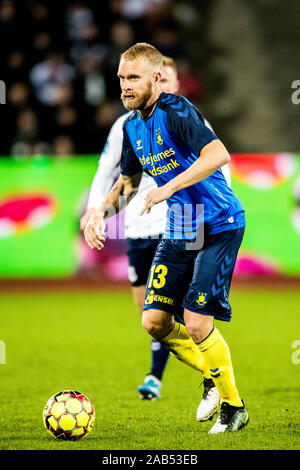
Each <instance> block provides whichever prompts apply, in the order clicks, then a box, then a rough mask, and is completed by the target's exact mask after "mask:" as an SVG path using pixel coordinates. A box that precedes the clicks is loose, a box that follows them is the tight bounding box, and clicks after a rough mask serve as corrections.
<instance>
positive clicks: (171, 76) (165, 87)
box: [159, 65, 179, 93]
mask: <svg viewBox="0 0 300 470" xmlns="http://www.w3.org/2000/svg"><path fill="white" fill-rule="evenodd" d="M159 84H160V88H161V90H162V91H164V92H165V93H177V91H178V90H179V81H178V79H177V76H176V74H175V72H174V70H173V69H172V67H170V66H169V65H164V66H163V68H162V70H161V79H160V82H159Z"/></svg>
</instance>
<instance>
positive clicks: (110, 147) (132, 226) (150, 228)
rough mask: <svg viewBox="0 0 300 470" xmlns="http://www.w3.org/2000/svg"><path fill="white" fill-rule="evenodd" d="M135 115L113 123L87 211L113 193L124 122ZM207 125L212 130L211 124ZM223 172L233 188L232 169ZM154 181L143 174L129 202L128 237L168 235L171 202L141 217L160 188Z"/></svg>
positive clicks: (227, 167) (225, 169)
mask: <svg viewBox="0 0 300 470" xmlns="http://www.w3.org/2000/svg"><path fill="white" fill-rule="evenodd" d="M130 114H131V112H129V113H126V114H124V115H122V116H120V117H119V118H118V119H117V120H116V122H115V123H114V124H113V126H112V128H111V130H110V132H109V135H108V137H107V141H106V144H105V146H104V149H103V151H102V154H101V157H100V159H99V163H98V169H97V172H96V174H95V176H94V179H93V182H92V185H91V190H90V194H89V199H88V204H87V208H88V209H90V208H96V207H98V206H99V205H100V204H101V203H102V202H103V201H104V200H105V198H106V196H107V194H108V193H109V191H110V190H111V188H112V186H113V183H114V181H115V179H116V177H118V176H119V174H120V162H121V154H122V146H123V123H124V121H125V120H126V119H127V118H128V116H129V115H130ZM205 123H206V125H207V126H208V127H210V128H211V126H210V124H209V123H208V121H205ZM222 171H223V173H224V176H225V178H226V181H227V184H228V185H229V186H230V171H229V166H228V165H224V166H223V167H222ZM156 187H157V186H156V183H155V182H154V180H153V178H152V177H151V176H149V175H147V173H145V172H143V175H142V179H141V182H140V186H139V189H138V192H137V194H136V195H135V197H134V198H133V199H132V200H131V201H130V202H129V204H128V206H127V207H126V213H125V221H124V224H125V236H126V238H147V237H149V236H152V237H154V236H155V235H159V234H161V233H163V232H164V230H165V225H166V215H167V203H166V202H165V201H163V202H160V203H159V204H156V205H154V206H153V207H152V209H151V211H150V212H149V214H146V213H144V214H143V215H139V213H140V211H141V210H142V208H143V206H144V202H145V197H146V195H147V193H148V192H149V191H150V190H151V189H154V188H156Z"/></svg>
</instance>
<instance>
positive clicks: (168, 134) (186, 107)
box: [121, 93, 245, 240]
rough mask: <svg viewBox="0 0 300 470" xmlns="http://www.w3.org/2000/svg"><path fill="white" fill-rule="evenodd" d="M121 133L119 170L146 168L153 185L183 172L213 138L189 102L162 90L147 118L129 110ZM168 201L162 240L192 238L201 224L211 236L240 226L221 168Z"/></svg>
mask: <svg viewBox="0 0 300 470" xmlns="http://www.w3.org/2000/svg"><path fill="white" fill-rule="evenodd" d="M123 134H124V139H123V149H122V158H121V174H123V175H126V176H133V175H134V174H136V173H140V172H141V171H146V172H147V173H148V174H149V175H151V176H152V177H153V178H154V180H155V182H156V184H157V186H163V185H164V184H166V183H167V182H168V181H170V180H171V179H173V178H174V177H175V176H177V175H179V174H180V173H182V172H183V171H185V170H187V169H188V168H189V167H190V166H191V165H192V164H193V163H194V162H195V161H196V160H197V158H198V157H199V154H200V152H201V150H202V148H203V147H205V146H206V145H207V144H209V143H210V142H212V141H213V140H215V139H218V137H217V136H216V135H215V134H214V132H212V131H211V130H210V129H209V128H208V127H207V126H206V125H205V121H204V117H203V116H202V114H201V113H200V112H199V111H198V110H197V109H196V108H195V106H194V105H193V104H192V103H190V102H189V101H188V100H187V99H186V98H184V97H182V96H179V95H173V94H170V93H161V95H160V96H159V99H158V101H157V105H156V108H155V110H154V112H153V113H152V115H151V116H150V117H149V118H148V119H145V120H143V119H142V117H141V115H140V113H139V112H138V111H135V112H134V113H132V114H131V115H130V116H129V117H128V119H127V120H126V121H125V122H124V125H123ZM167 203H168V206H169V210H168V217H167V223H166V231H165V237H166V238H171V239H172V238H179V239H186V240H191V239H194V238H195V236H196V233H197V230H198V229H199V225H200V224H204V227H205V229H206V230H207V231H208V233H210V234H214V233H219V232H222V231H226V230H232V229H236V228H241V227H243V226H244V225H245V211H244V208H243V206H242V204H241V202H240V201H239V199H238V198H237V197H236V195H235V194H234V192H233V191H232V189H231V188H230V187H229V186H228V185H227V183H226V180H225V177H224V175H223V173H222V171H221V170H217V171H216V172H214V173H213V174H212V175H210V176H208V177H207V178H205V179H204V180H202V181H200V182H199V183H196V184H194V185H192V186H189V187H188V188H185V189H181V190H180V191H177V192H176V193H174V194H173V195H172V196H171V197H170V198H169V199H168V200H167Z"/></svg>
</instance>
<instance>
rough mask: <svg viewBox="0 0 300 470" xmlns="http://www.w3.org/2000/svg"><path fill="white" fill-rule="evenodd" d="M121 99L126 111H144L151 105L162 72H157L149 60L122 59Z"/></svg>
mask: <svg viewBox="0 0 300 470" xmlns="http://www.w3.org/2000/svg"><path fill="white" fill-rule="evenodd" d="M118 77H119V79H120V85H121V91H122V92H121V99H122V103H123V105H124V106H125V108H126V109H128V110H129V111H131V110H133V109H144V108H146V107H147V106H149V104H150V103H151V100H152V99H153V97H154V96H155V91H156V87H157V85H158V83H159V79H160V72H155V71H154V70H153V67H152V66H151V64H150V63H149V61H148V60H147V59H144V58H142V57H140V58H138V59H135V60H127V61H126V60H124V59H121V61H120V64H119V70H118Z"/></svg>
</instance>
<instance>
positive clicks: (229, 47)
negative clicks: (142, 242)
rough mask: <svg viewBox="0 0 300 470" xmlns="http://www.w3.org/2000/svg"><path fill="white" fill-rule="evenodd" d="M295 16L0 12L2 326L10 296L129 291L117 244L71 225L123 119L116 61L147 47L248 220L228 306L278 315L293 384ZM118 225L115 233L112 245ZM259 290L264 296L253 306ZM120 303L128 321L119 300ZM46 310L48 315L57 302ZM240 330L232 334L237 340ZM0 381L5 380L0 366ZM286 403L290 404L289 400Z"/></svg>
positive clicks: (297, 274) (298, 194)
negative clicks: (96, 244)
mask: <svg viewBox="0 0 300 470" xmlns="http://www.w3.org/2000/svg"><path fill="white" fill-rule="evenodd" d="M299 15H300V4H299V2H297V1H296V0H291V1H290V2H289V7H288V8H287V7H286V6H285V4H284V2H283V0H269V1H267V0H253V1H251V2H244V1H243V0H226V2H224V1H221V0H211V1H205V0H203V1H199V2H196V1H192V0H191V1H175V0H174V1H172V0H144V1H138V0H110V1H109V0H108V1H105V2H103V1H101V2H99V1H84V2H83V1H82V2H81V1H60V2H58V3H55V4H54V2H46V1H30V0H28V1H26V0H23V1H13V0H3V1H1V2H0V41H1V47H2V53H1V74H0V79H1V80H3V81H4V82H5V85H6V104H5V105H2V106H1V109H0V111H1V121H0V128H1V141H0V155H1V158H0V176H1V177H0V260H1V262H0V289H1V291H2V293H1V298H2V306H3V308H5V310H3V312H2V314H1V315H5V313H4V312H11V314H12V318H14V310H13V309H12V310H11V307H10V299H11V292H12V291H13V292H23V291H24V288H25V289H26V290H31V291H32V289H33V291H35V290H36V289H37V286H40V287H50V288H51V286H55V289H57V288H58V287H59V288H62V289H67V288H69V287H71V288H72V287H74V286H75V287H76V289H77V288H78V287H79V286H83V287H84V288H87V287H91V288H93V289H94V290H95V292H97V289H99V291H98V292H99V297H95V302H98V303H99V302H100V305H101V303H102V302H108V298H109V297H108V296H109V295H110V294H109V292H111V290H112V289H113V290H114V291H115V292H117V291H118V289H119V288H121V287H122V289H124V290H125V293H127V292H129V284H128V281H127V257H126V243H125V241H124V240H119V239H118V240H113V239H108V242H107V246H106V248H105V250H103V251H102V252H100V253H94V252H92V251H91V250H89V249H88V247H87V246H86V244H85V243H84V242H83V238H82V235H81V234H80V231H79V219H80V216H81V215H82V214H83V212H84V208H85V204H86V201H87V196H88V190H89V186H90V183H91V181H92V178H93V175H94V173H95V171H96V168H97V162H98V158H99V154H100V153H101V149H102V148H103V146H104V143H105V140H106V137H107V134H108V132H109V129H110V127H111V125H112V124H113V122H114V121H115V119H116V118H117V117H118V116H120V115H121V114H123V113H124V112H125V110H124V108H122V105H121V102H120V99H119V95H120V91H119V83H118V80H117V78H116V69H117V64H118V59H119V55H120V53H121V52H122V51H124V49H126V48H127V47H129V46H130V45H132V44H133V43H135V42H137V41H148V42H150V43H152V44H154V45H155V46H156V47H157V48H158V49H159V50H160V51H161V52H162V53H164V54H165V55H168V56H171V57H173V58H174V59H175V61H176V64H177V66H178V71H179V78H180V84H181V88H180V91H179V93H180V94H182V95H184V96H186V97H187V98H188V99H189V100H190V101H192V102H193V103H194V104H195V105H196V106H197V107H198V108H199V109H200V110H201V111H202V112H203V114H204V115H205V117H206V118H207V119H208V120H209V121H210V122H211V123H212V125H213V127H214V129H215V132H216V134H217V135H218V136H219V137H220V138H221V140H222V141H224V143H225V145H226V147H227V148H228V149H229V151H230V153H231V155H232V159H231V172H232V186H233V189H234V190H235V192H236V193H237V195H238V196H239V197H240V199H241V201H242V202H243V204H244V206H245V208H246V213H247V231H246V235H245V239H244V242H243V245H242V248H241V251H240V255H239V258H238V262H237V266H236V269H235V274H234V283H233V287H234V289H233V294H232V295H233V296H235V295H236V296H237V297H233V300H234V301H236V300H235V299H236V298H237V299H238V301H237V304H238V305H239V302H240V301H241V304H242V305H243V306H244V307H245V308H246V305H247V301H245V303H244V304H243V302H244V300H239V295H242V294H240V293H239V292H238V291H235V289H238V288H239V286H241V285H242V286H243V289H244V291H243V292H244V294H245V299H247V298H248V296H249V295H251V296H252V297H253V298H254V299H255V298H257V299H260V305H267V306H268V307H269V308H270V310H275V309H276V310H278V312H281V313H282V314H286V309H287V308H289V313H288V314H289V317H288V318H289V322H290V323H289V328H287V331H286V337H285V339H284V335H283V337H282V343H280V344H281V346H280V347H282V349H284V350H285V356H284V360H285V361H288V362H289V366H288V367H290V375H291V376H292V375H294V374H295V373H296V372H299V371H298V369H297V367H300V366H295V365H291V364H290V362H291V361H290V359H289V354H291V353H292V350H291V344H292V342H293V340H296V339H297V334H298V336H299V333H297V331H298V332H299V320H298V317H297V316H296V314H297V312H298V314H299V301H298V300H299V278H300V256H299V253H300V153H299V152H300V137H299V110H300V104H299V105H297V104H293V102H292V93H293V91H294V90H293V88H292V83H293V82H294V81H295V80H297V79H299V78H300V77H299V75H297V74H299V69H298V63H297V60H296V57H297V51H298V50H299V46H300V30H299V28H298V27H297V19H298V18H299ZM122 220H123V215H121V216H120V217H119V219H118V221H117V224H116V225H114V227H115V226H117V229H118V230H120V231H121V232H122ZM110 223H111V224H113V222H110ZM112 231H114V228H113V229H112ZM257 288H259V290H263V291H264V290H266V297H265V300H263V297H261V295H263V294H258V293H257V290H255V289H257ZM270 288H273V289H274V291H273V294H272V293H271V294H270V292H269V293H268V292H267V290H268V289H270ZM286 288H289V291H288V292H289V293H288V294H287V293H286V291H285V289H286ZM290 288H291V289H290ZM106 290H107V292H108V294H107V293H106ZM41 292H42V293H43V291H41ZM249 293H250V294H249ZM275 293H276V295H275ZM51 295H52V294H51ZM53 295H55V294H53ZM92 295H94V294H92ZM95 295H96V294H95ZM101 296H102V297H101ZM287 296H288V297H289V301H290V302H291V305H290V307H286V305H287V299H286V297H287ZM17 298H18V299H19V302H20V308H21V310H23V309H24V308H25V307H24V305H27V309H28V311H30V312H31V313H30V315H33V317H30V315H29V320H28V321H29V323H30V318H32V321H33V322H34V321H36V319H37V318H39V316H38V315H39V314H38V312H37V311H36V307H35V304H36V302H38V303H39V305H41V302H43V300H42V298H43V294H41V293H39V294H37V295H36V296H35V295H32V297H26V300H24V299H21V298H20V297H18V296H17V297H16V299H17ZM88 298H89V299H90V297H88ZM103 299H104V300H103ZM126 299H127V302H128V309H131V310H134V305H133V304H132V305H131V304H130V300H128V299H130V294H129V297H128V298H127V297H126ZM241 299H244V297H241ZM82 302H83V303H82V305H85V301H82ZM264 302H265V304H264ZM272 302H273V304H272ZM271 304H272V307H271ZM58 305H60V307H57V306H55V307H53V309H54V310H56V314H57V315H59V313H58V312H57V308H61V299H60V300H58ZM105 305H106V304H105ZM65 307H66V308H69V309H70V311H72V309H73V307H72V306H71V304H70V305H69V307H68V306H66V305H65ZM256 307H257V306H255V304H254V307H253V308H254V310H255V309H256ZM91 308H92V307H91ZM114 308H116V306H114ZM32 312H33V313H32ZM250 314H251V315H252V314H253V310H251V312H250ZM45 315H46V318H47V315H49V316H50V317H51V315H53V312H51V311H49V312H48V313H47V314H46V313H45ZM62 315H63V314H62ZM65 315H66V317H67V316H68V313H65ZM77 315H78V316H80V312H78V314H77ZM128 315H129V316H130V317H132V319H131V320H130V321H131V322H135V323H136V324H137V325H138V321H137V319H136V317H135V316H134V314H132V313H131V312H129V313H128ZM59 318H60V315H59ZM246 318H247V317H246V315H245V316H244V319H243V320H241V321H240V323H239V326H243V325H244V326H246V327H247V319H246ZM272 318H273V317H272ZM60 319H61V318H60ZM6 321H7V322H8V323H7V330H6V329H5V324H6V323H5V321H4V323H3V325H4V326H3V328H4V330H3V332H2V333H1V335H2V337H3V338H2V337H1V336H0V339H3V341H5V343H6V345H7V348H8V351H9V350H10V349H11V346H10V342H9V341H10V340H9V338H10V337H11V338H14V339H11V341H12V343H13V341H14V340H15V341H17V337H18V335H17V337H16V338H15V336H14V334H13V333H12V330H10V328H13V325H12V324H10V323H9V314H7V315H6ZM11 321H12V322H13V321H14V320H11ZM22 321H24V319H22ZM279 323H280V322H279V321H278V323H277V324H276V325H277V326H276V327H277V330H276V331H277V332H278V331H279V330H280V324H279ZM130 324H131V323H130ZM106 326H107V327H108V325H106ZM248 326H249V325H248ZM267 326H269V323H266V328H267ZM125 327H126V326H125ZM24 328H26V323H25V324H24ZM136 328H137V333H136V334H137V335H138V334H141V335H142V333H139V329H138V326H137V327H136ZM233 331H235V332H233V333H232V334H233V342H234V338H235V336H234V335H235V334H236V335H237V334H238V333H237V331H236V330H233ZM292 331H293V332H292ZM37 332H39V329H37ZM38 334H40V333H36V335H38ZM258 337H259V336H258ZM258 337H257V341H258ZM33 338H35V336H34V335H33ZM142 338H143V341H144V342H145V344H146V339H145V337H144V336H142ZM19 340H20V341H21V343H19V344H22V340H21V339H20V338H19ZM34 340H35V339H34ZM34 340H33V341H34ZM66 342H67V344H68V341H67V340H66ZM70 343H71V341H70ZM251 344H252V343H251ZM252 346H253V344H252ZM254 346H255V347H256V346H257V344H256V343H254ZM16 347H17V346H16ZM56 347H57V348H58V350H59V346H58V345H56ZM233 347H234V345H233ZM80 350H81V349H80ZM81 352H82V351H81ZM10 354H11V355H10V361H12V362H13V360H14V359H13V358H14V355H13V354H14V353H12V352H11V353H10ZM16 354H17V355H16V357H17V358H18V360H19V356H18V353H16ZM28 354H29V352H28ZM145 356H146V354H145ZM8 357H9V356H8ZM246 357H248V356H247V355H246ZM271 361H272V360H271V358H270V363H269V365H270V368H269V369H268V373H270V371H271V369H272V366H271ZM246 362H247V361H246ZM143 367H145V365H144V364H143ZM288 367H287V368H288ZM292 367H293V368H292ZM295 367H296V370H295ZM250 368H251V366H250ZM1 372H3V374H4V376H5V374H7V376H8V377H10V374H11V373H13V372H10V370H9V360H8V361H7V365H6V366H5V368H2V370H1ZM248 372H249V370H248ZM181 373H182V374H183V372H181ZM67 376H68V374H67ZM68 377H69V376H68ZM70 377H73V376H71V375H70ZM70 377H69V378H70ZM107 380H109V379H107ZM137 380H138V379H137ZM283 380H285V381H286V377H285V376H284V378H283ZM246 382H247V381H246V379H245V383H246ZM33 383H34V379H33ZM46 383H47V381H46ZM79 383H80V380H79ZM48 385H50V384H48ZM51 385H52V384H51ZM59 385H61V386H62V387H63V382H62V381H61V382H58V383H57V386H59ZM84 385H86V383H85V382H84ZM134 387H135V385H134ZM49 388H50V387H49ZM54 388H55V387H54ZM47 390H48V388H47V389H44V390H43V391H42V392H43V393H44V394H45V397H46V398H48V397H47ZM289 390H294V391H295V393H298V392H299V387H298V388H295V387H294V388H293V386H292V384H291V387H290V389H289ZM297 390H298V392H297ZM54 391H57V390H54ZM94 393H95V392H94ZM291 393H292V392H291ZM49 394H51V392H50V391H49ZM95 399H96V400H97V396H96V398H95ZM279 401H280V400H279ZM298 416H299V415H298ZM32 419H33V418H32ZM124 419H125V418H124ZM292 431H293V432H294V429H292ZM293 442H294V441H293ZM9 445H14V444H7V443H6V444H3V447H2V448H9ZM107 445H108V444H107ZM152 445H154V444H152ZM157 445H158V444H157V443H156V446H157ZM241 445H242V444H241ZM252 445H254V444H252ZM270 445H271V444H270ZM282 445H283V444H282ZM285 445H286V444H285ZM294 445H296V444H294ZM107 448H108V447H107ZM156 448H159V447H156Z"/></svg>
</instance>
